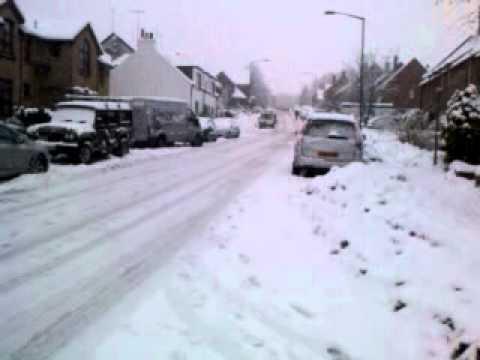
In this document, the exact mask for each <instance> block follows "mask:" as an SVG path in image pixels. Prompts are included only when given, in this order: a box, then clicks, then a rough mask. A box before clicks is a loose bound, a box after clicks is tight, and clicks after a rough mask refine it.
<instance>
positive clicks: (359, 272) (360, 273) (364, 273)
mask: <svg viewBox="0 0 480 360" xmlns="http://www.w3.org/2000/svg"><path fill="white" fill-rule="evenodd" d="M358 274H359V275H360V276H365V275H367V274H368V269H360V270H358Z"/></svg>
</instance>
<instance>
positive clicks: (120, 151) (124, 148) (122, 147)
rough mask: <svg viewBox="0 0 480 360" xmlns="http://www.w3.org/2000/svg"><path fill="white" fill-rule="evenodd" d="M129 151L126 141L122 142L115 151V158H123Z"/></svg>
mask: <svg viewBox="0 0 480 360" xmlns="http://www.w3.org/2000/svg"><path fill="white" fill-rule="evenodd" d="M129 151H130V146H129V145H128V142H127V141H122V142H121V143H120V145H119V147H118V150H117V154H116V155H117V156H120V157H124V156H125V155H127V154H128V153H129Z"/></svg>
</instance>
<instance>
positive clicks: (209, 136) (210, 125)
mask: <svg viewBox="0 0 480 360" xmlns="http://www.w3.org/2000/svg"><path fill="white" fill-rule="evenodd" d="M198 120H199V121H200V127H201V129H202V135H203V141H217V138H218V135H217V131H216V128H215V121H213V119H212V118H210V117H199V118H198Z"/></svg>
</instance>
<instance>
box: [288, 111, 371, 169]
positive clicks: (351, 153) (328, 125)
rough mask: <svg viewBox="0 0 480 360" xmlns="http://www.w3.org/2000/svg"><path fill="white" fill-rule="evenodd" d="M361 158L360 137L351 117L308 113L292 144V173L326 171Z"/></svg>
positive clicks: (336, 114) (361, 145)
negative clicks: (299, 132) (293, 144)
mask: <svg viewBox="0 0 480 360" xmlns="http://www.w3.org/2000/svg"><path fill="white" fill-rule="evenodd" d="M362 156H363V137H362V134H361V132H360V128H359V126H358V124H357V122H356V121H355V119H354V117H353V116H352V115H344V114H338V113H310V114H309V115H308V117H307V120H306V123H305V126H304V128H303V130H302V136H301V137H300V139H299V140H298V141H297V143H296V144H295V154H294V160H293V165H292V173H293V174H294V175H299V174H300V173H302V172H303V173H305V172H308V171H310V170H321V171H326V170H328V169H330V168H331V167H333V166H342V165H346V164H348V163H350V162H352V161H361V160H362Z"/></svg>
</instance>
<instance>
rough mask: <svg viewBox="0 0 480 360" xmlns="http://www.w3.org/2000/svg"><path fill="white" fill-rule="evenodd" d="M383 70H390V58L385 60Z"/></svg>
mask: <svg viewBox="0 0 480 360" xmlns="http://www.w3.org/2000/svg"><path fill="white" fill-rule="evenodd" d="M385 72H386V73H389V72H390V60H388V59H387V61H385Z"/></svg>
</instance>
